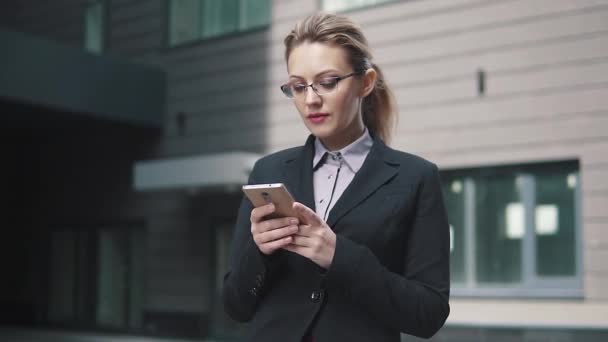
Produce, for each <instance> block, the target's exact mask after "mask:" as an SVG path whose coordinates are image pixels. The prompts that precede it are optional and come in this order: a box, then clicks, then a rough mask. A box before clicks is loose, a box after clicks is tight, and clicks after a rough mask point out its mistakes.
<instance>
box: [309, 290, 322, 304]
mask: <svg viewBox="0 0 608 342" xmlns="http://www.w3.org/2000/svg"><path fill="white" fill-rule="evenodd" d="M319 300H321V292H320V291H312V293H311V294H310V301H312V302H313V303H316V302H318V301H319Z"/></svg>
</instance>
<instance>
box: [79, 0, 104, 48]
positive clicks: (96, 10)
mask: <svg viewBox="0 0 608 342" xmlns="http://www.w3.org/2000/svg"><path fill="white" fill-rule="evenodd" d="M104 23H105V4H104V1H101V0H99V1H89V2H88V4H87V7H86V9H85V20H84V29H85V33H84V46H85V49H86V50H87V51H90V52H93V53H101V52H102V51H103V49H104V37H105V32H104V30H105V25H104Z"/></svg>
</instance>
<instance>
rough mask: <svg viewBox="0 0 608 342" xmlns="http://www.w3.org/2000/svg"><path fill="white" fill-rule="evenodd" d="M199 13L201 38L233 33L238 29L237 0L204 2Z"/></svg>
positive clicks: (210, 0) (208, 0) (209, 0)
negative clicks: (201, 20)
mask: <svg viewBox="0 0 608 342" xmlns="http://www.w3.org/2000/svg"><path fill="white" fill-rule="evenodd" d="M201 13H202V18H203V30H202V36H203V37H213V36H218V35H221V34H224V33H229V32H234V31H236V30H237V29H238V27H239V0H205V1H204V3H203V9H202V12H201Z"/></svg>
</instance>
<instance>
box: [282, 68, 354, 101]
mask: <svg viewBox="0 0 608 342" xmlns="http://www.w3.org/2000/svg"><path fill="white" fill-rule="evenodd" d="M359 73H360V72H358V71H355V72H351V73H350V74H346V75H344V76H335V77H323V78H321V79H320V80H318V81H316V82H313V83H311V84H306V83H303V82H294V83H286V84H283V85H282V86H281V91H282V92H283V94H284V95H285V96H286V97H287V98H290V99H302V98H304V97H305V96H306V91H307V90H308V87H310V88H312V90H313V91H314V92H315V93H316V94H317V95H328V94H331V93H333V92H335V91H336V90H338V83H339V82H340V81H342V80H343V79H345V78H349V77H351V76H353V75H358V74H359Z"/></svg>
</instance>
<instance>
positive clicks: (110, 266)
mask: <svg viewBox="0 0 608 342" xmlns="http://www.w3.org/2000/svg"><path fill="white" fill-rule="evenodd" d="M97 248H98V259H97V262H98V264H99V273H98V278H97V308H96V317H97V323H98V324H99V325H100V326H107V327H123V326H126V322H127V312H126V307H127V306H126V300H127V294H126V290H127V288H128V287H127V284H128V282H127V277H128V272H129V269H128V255H127V249H128V246H127V240H126V237H125V232H124V231H122V230H102V231H100V232H99V241H98V246H97Z"/></svg>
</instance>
